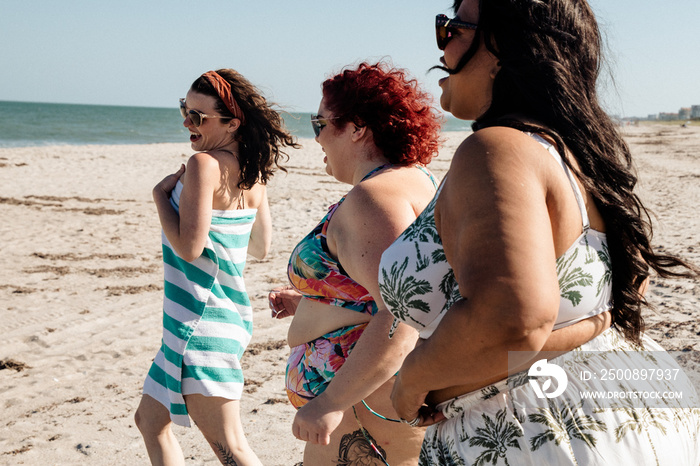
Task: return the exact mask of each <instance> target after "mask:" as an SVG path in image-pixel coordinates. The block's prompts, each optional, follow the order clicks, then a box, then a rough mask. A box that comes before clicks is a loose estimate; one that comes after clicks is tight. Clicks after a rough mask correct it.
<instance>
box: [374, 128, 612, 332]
mask: <svg viewBox="0 0 700 466" xmlns="http://www.w3.org/2000/svg"><path fill="white" fill-rule="evenodd" d="M532 137H533V138H535V139H536V140H537V141H538V142H540V144H542V146H543V147H544V148H545V149H547V151H548V152H549V153H550V154H552V156H553V157H554V158H555V159H556V160H557V161H558V162H559V163H560V164H561V166H562V167H563V168H564V172H565V173H566V175H567V176H568V178H569V181H570V182H571V186H572V187H573V190H574V194H575V195H576V201H577V203H578V206H579V210H580V211H581V217H582V222H583V232H582V233H581V235H580V236H579V237H578V238H577V240H576V241H575V242H574V243H573V244H572V245H571V247H570V248H569V249H568V250H567V251H566V252H565V253H564V254H563V255H561V256H560V257H559V258H558V259H557V276H558V279H559V289H560V295H561V297H560V302H559V314H558V317H557V321H556V324H555V325H554V329H558V328H562V327H566V326H567V325H571V324H574V323H576V322H578V321H580V320H583V319H587V318H588V317H591V316H594V315H597V314H600V313H602V312H605V311H608V310H610V308H611V307H612V301H611V297H612V273H611V264H610V255H609V254H608V245H607V240H606V237H605V233H601V232H599V231H596V230H593V229H591V228H590V223H589V221H588V214H587V212H586V208H585V205H584V202H583V196H582V195H581V192H580V190H579V187H578V184H577V183H576V181H575V180H574V178H573V176H572V174H571V172H570V171H569V168H568V167H567V166H566V164H565V163H564V161H563V160H562V158H561V156H560V155H559V154H558V153H557V151H556V149H555V148H554V146H553V145H552V144H550V143H549V142H547V141H545V140H544V139H542V138H541V137H540V136H537V135H532ZM443 185H444V184H443ZM443 185H441V186H440V188H439V189H438V192H437V193H436V194H435V197H434V198H433V200H432V201H431V202H430V204H428V206H427V207H426V208H425V210H424V211H423V212H422V213H421V214H420V215H419V216H418V218H417V219H416V220H415V222H413V224H412V225H411V226H410V227H408V228H407V229H406V230H405V231H404V232H403V233H402V234H401V236H399V238H398V239H397V240H396V241H395V242H394V244H392V245H391V246H389V248H388V249H387V250H386V251H384V254H382V260H381V263H380V266H379V289H380V291H381V293H382V299H383V300H384V303H385V304H386V305H387V307H388V309H389V311H391V313H392V314H394V317H395V320H394V328H395V326H396V324H397V323H398V321H401V322H405V323H406V324H408V325H410V326H412V327H414V328H416V329H418V331H419V332H420V336H421V338H428V337H429V336H430V335H432V333H433V331H435V328H437V326H438V324H439V323H440V321H441V320H442V318H443V316H444V315H445V312H446V311H447V310H448V309H449V308H450V307H451V306H452V305H453V304H454V303H455V302H456V301H457V300H459V299H460V298H461V295H460V294H459V288H458V286H457V282H456V280H455V278H454V272H453V270H452V267H451V266H450V264H449V263H448V262H447V259H446V258H445V251H444V249H443V248H442V241H441V240H440V236H439V235H438V232H437V228H436V227H435V204H436V202H437V199H438V197H439V196H440V192H441V191H442V186H443Z"/></svg>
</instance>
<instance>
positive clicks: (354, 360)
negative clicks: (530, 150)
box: [270, 63, 609, 466]
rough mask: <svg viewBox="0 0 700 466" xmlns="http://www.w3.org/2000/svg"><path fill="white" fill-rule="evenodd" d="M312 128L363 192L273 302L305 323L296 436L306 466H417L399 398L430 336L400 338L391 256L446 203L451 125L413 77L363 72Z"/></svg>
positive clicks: (419, 436)
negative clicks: (388, 273) (383, 262)
mask: <svg viewBox="0 0 700 466" xmlns="http://www.w3.org/2000/svg"><path fill="white" fill-rule="evenodd" d="M312 124H313V126H314V130H315V132H316V141H317V142H318V143H319V144H321V146H322V147H323V151H324V152H325V154H326V157H325V158H324V162H325V164H326V171H327V172H328V174H330V175H332V176H333V177H334V178H336V179H337V180H338V181H341V182H343V183H347V184H350V185H352V189H351V190H350V192H348V194H346V195H345V197H343V198H342V199H341V200H340V201H339V202H338V203H337V204H334V205H332V206H331V207H330V208H329V210H328V213H327V214H326V216H325V217H323V219H322V220H321V222H320V223H319V224H318V226H316V228H314V229H313V230H312V231H311V233H309V234H308V235H307V236H306V237H305V238H304V239H302V240H301V242H300V243H299V244H298V245H297V247H296V248H295V249H294V251H293V252H292V255H291V258H290V261H289V268H288V276H289V279H290V282H291V284H292V286H293V289H291V290H290V289H278V290H275V291H273V292H272V293H270V306H271V308H272V310H273V313H274V315H275V316H276V317H278V318H282V317H288V316H290V315H293V316H294V319H293V320H292V323H291V325H290V327H289V335H288V340H289V345H290V347H291V348H292V350H291V355H290V357H289V361H288V363H287V374H286V384H287V394H288V396H289V399H290V401H291V402H292V404H293V405H294V406H295V407H297V408H299V411H298V412H297V414H296V417H295V419H294V424H293V427H292V429H293V432H294V435H295V436H296V437H297V438H299V439H301V440H304V441H306V442H307V444H306V449H305V452H304V466H314V465H323V466H325V465H328V464H340V465H343V464H373V465H374V464H376V465H381V464H387V463H390V464H391V465H392V466H400V465H415V464H416V463H417V461H418V455H419V452H420V448H421V443H422V440H423V433H424V430H423V429H421V428H412V426H411V425H409V424H410V423H409V422H407V421H403V423H396V422H391V421H392V420H394V421H396V420H398V415H397V414H396V412H395V411H394V409H393V407H392V405H391V402H390V394H391V390H392V387H393V385H394V380H395V377H394V374H396V371H397V370H398V369H399V367H401V363H402V361H403V360H404V358H405V356H406V355H407V354H408V352H410V351H411V350H412V349H413V347H414V346H415V343H416V341H417V340H418V332H417V331H416V330H414V329H412V328H410V327H409V326H408V325H405V324H400V325H398V327H397V328H395V329H392V323H393V316H392V315H391V314H390V313H389V312H388V311H387V309H386V306H385V305H384V303H383V301H382V300H381V296H380V294H379V286H378V272H379V261H380V258H381V255H382V252H383V251H384V250H385V249H386V248H387V247H388V246H389V245H390V244H391V243H392V242H393V241H394V240H395V239H396V238H397V237H398V236H399V235H400V234H401V233H402V232H403V230H405V229H406V228H407V227H408V226H409V225H410V224H411V223H413V222H414V220H416V217H417V216H418V215H419V214H420V213H421V212H422V211H423V209H424V208H425V207H426V206H427V205H428V203H429V202H430V200H431V199H432V197H433V196H434V194H435V191H436V184H435V180H434V178H433V177H432V175H431V174H430V173H429V172H428V171H427V170H426V169H425V167H424V165H425V164H427V163H428V162H430V160H431V159H432V158H433V156H435V155H436V154H437V150H438V141H439V131H440V119H439V118H438V116H437V114H436V112H435V110H434V109H433V107H432V106H431V99H430V96H429V95H427V94H426V93H425V92H423V91H422V90H421V89H420V88H419V86H418V84H417V83H416V81H415V80H411V79H409V78H408V77H407V75H406V73H405V72H404V71H402V70H398V69H391V68H389V67H387V66H385V65H383V64H376V65H368V64H365V63H363V64H361V65H359V66H358V67H357V68H352V69H346V70H345V71H343V72H342V73H340V74H338V75H336V76H334V77H332V78H330V79H328V80H326V81H325V82H324V83H323V99H322V100H321V104H320V106H319V110H318V115H315V116H314V117H312ZM419 291H420V290H419ZM606 319H609V316H608V315H607V313H606V314H603V315H599V316H596V317H595V318H591V319H588V320H585V321H583V322H580V323H579V324H576V325H574V326H571V327H568V328H567V329H566V330H561V331H557V332H555V333H553V334H552V337H551V338H550V339H549V340H548V341H547V348H548V349H561V350H566V349H571V348H573V347H574V346H576V345H578V344H581V343H583V342H585V341H587V340H588V339H590V338H592V337H593V336H595V335H597V334H598V333H600V332H601V331H602V330H603V328H605V326H606ZM607 325H609V320H608V321H607ZM390 331H391V332H392V333H393V336H392V338H387V333H389V332H390ZM351 351H352V353H351ZM387 418H388V419H387ZM397 422H398V421H397Z"/></svg>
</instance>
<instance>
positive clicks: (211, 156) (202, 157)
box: [187, 151, 240, 176]
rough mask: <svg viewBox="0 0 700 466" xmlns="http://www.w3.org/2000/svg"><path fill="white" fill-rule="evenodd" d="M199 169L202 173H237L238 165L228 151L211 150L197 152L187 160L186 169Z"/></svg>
mask: <svg viewBox="0 0 700 466" xmlns="http://www.w3.org/2000/svg"><path fill="white" fill-rule="evenodd" d="M190 169H194V170H200V171H202V173H204V174H210V175H217V176H218V175H220V174H223V173H227V172H228V173H236V174H237V173H238V171H239V169H240V167H239V164H238V160H237V159H236V157H235V156H234V155H233V154H231V153H230V152H225V151H211V152H197V153H195V154H193V155H192V156H191V157H190V158H189V160H188V161H187V170H188V171H189V170H190Z"/></svg>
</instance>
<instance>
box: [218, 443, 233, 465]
mask: <svg viewBox="0 0 700 466" xmlns="http://www.w3.org/2000/svg"><path fill="white" fill-rule="evenodd" d="M214 446H215V447H216V449H217V451H218V453H219V457H220V459H221V464H223V465H224V466H238V463H236V460H235V459H234V457H233V453H231V451H230V450H229V449H228V448H227V447H226V445H223V444H221V443H219V442H215V443H214Z"/></svg>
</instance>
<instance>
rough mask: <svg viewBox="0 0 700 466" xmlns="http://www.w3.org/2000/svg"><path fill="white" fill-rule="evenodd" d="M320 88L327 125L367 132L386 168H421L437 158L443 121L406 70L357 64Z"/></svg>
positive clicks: (430, 100)
mask: <svg viewBox="0 0 700 466" xmlns="http://www.w3.org/2000/svg"><path fill="white" fill-rule="evenodd" d="M322 88H323V97H324V99H325V105H326V108H328V109H329V110H330V111H331V112H332V113H333V117H334V119H333V120H331V123H332V124H333V125H334V126H337V127H342V126H343V125H345V124H347V123H352V124H355V125H358V126H365V127H367V128H369V129H371V130H372V135H373V136H374V144H375V145H376V146H377V148H379V150H381V151H382V153H383V154H384V156H385V157H386V158H387V159H388V160H389V161H390V162H391V163H393V164H396V165H411V164H414V163H421V164H424V165H425V164H428V163H429V162H430V161H431V160H432V159H433V157H435V156H436V155H437V153H438V149H439V139H440V129H441V126H442V117H441V116H440V115H439V114H438V112H437V111H436V109H435V107H434V106H433V99H432V96H431V95H430V94H429V93H428V92H426V91H424V90H422V89H421V88H420V86H419V85H418V82H417V81H416V80H415V79H410V78H409V77H408V72H407V71H406V70H403V69H398V68H391V67H390V66H388V65H386V64H384V63H381V62H380V63H376V64H373V65H372V64H369V63H361V64H360V65H358V66H357V68H354V69H350V68H347V69H345V70H343V71H342V72H340V73H339V74H337V75H335V76H333V77H332V78H330V79H327V80H326V81H325V82H324V83H323V85H322Z"/></svg>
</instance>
